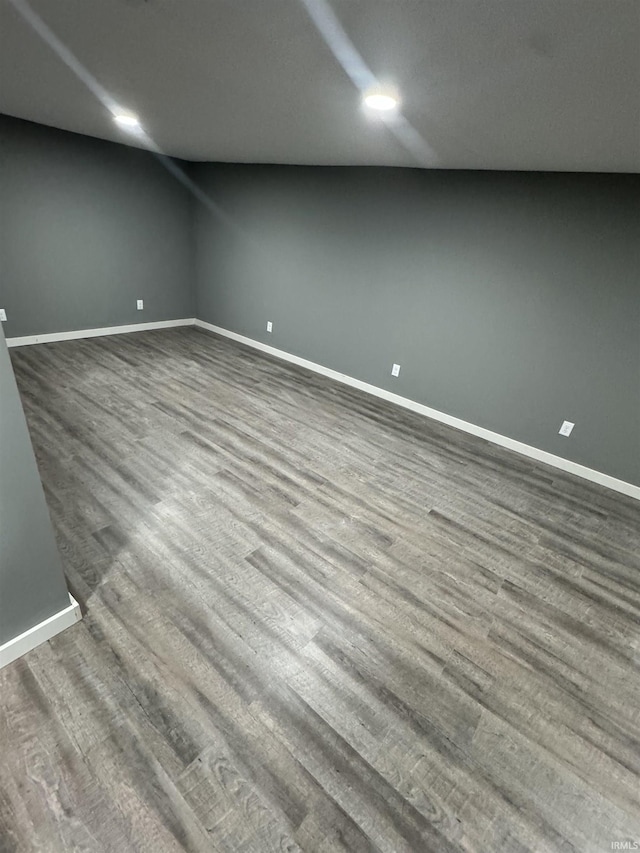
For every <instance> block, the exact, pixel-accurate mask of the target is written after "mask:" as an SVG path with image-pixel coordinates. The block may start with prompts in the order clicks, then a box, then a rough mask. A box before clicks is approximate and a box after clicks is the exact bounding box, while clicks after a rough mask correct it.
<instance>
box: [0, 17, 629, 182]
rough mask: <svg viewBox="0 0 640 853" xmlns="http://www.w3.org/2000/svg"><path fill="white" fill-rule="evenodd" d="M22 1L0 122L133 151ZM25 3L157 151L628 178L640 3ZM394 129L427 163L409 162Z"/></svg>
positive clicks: (197, 156)
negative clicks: (391, 121) (368, 105)
mask: <svg viewBox="0 0 640 853" xmlns="http://www.w3.org/2000/svg"><path fill="white" fill-rule="evenodd" d="M21 2H23V0H0V32H1V33H2V36H1V38H2V43H1V44H0V81H1V82H0V112H4V113H7V114H9V115H13V116H18V117H20V118H25V119H30V120H33V121H37V122H41V123H43V124H47V125H52V126H54V127H60V128H64V129H66V130H72V131H75V132H78V133H84V134H88V135H90V136H97V137H102V138H104V139H116V140H119V141H121V142H122V141H124V142H129V143H133V144H135V140H132V139H131V138H130V137H126V136H125V135H124V134H123V131H121V130H119V129H118V128H117V127H116V126H115V125H114V124H113V122H112V120H111V118H110V115H109V113H108V111H107V110H106V109H105V107H104V106H103V104H102V103H101V102H100V100H98V98H96V96H95V95H94V94H93V93H92V92H91V91H90V90H89V89H88V88H87V87H86V86H85V84H84V83H83V82H81V80H80V79H78V77H77V76H76V74H75V73H74V72H73V71H72V70H70V68H69V67H68V65H66V64H65V63H64V62H63V61H62V60H61V59H60V57H59V56H58V55H56V53H55V52H54V51H53V50H52V49H51V47H50V46H49V45H48V44H47V43H45V41H44V40H43V39H42V38H41V37H40V36H39V35H38V34H37V33H36V32H35V31H34V30H33V28H32V27H31V26H30V25H28V24H27V23H26V22H25V20H24V17H23V16H21V15H20V14H19V13H18V11H17V10H16V4H18V3H21ZM327 2H328V3H330V10H333V12H334V13H335V16H336V17H337V19H338V20H339V22H340V24H341V25H342V27H343V28H344V32H345V33H346V35H347V36H348V39H349V40H350V42H351V43H352V44H353V46H354V47H355V48H356V50H357V52H358V53H359V54H360V56H361V57H362V59H363V61H364V63H366V65H367V66H368V68H369V69H370V70H371V71H372V72H373V74H374V75H375V76H376V77H377V78H378V79H379V80H381V81H385V82H392V83H395V84H396V85H397V86H398V88H399V89H400V91H401V92H402V96H403V99H404V107H403V115H404V117H405V119H406V121H407V122H408V123H409V124H408V125H404V126H403V127H401V128H400V130H401V131H402V133H399V132H398V128H397V127H396V128H395V130H396V133H395V134H394V133H393V132H392V130H393V128H392V129H390V128H389V127H386V126H385V125H384V124H383V123H380V122H379V121H378V122H375V121H374V122H372V121H371V120H370V119H368V118H367V117H366V116H365V115H364V114H363V113H362V110H361V109H360V107H359V102H360V95H359V92H358V89H357V88H356V86H355V85H354V83H353V82H352V81H351V80H350V79H349V77H348V76H347V74H346V73H345V71H344V69H343V68H342V67H341V65H340V64H339V62H338V60H337V59H336V58H335V56H334V54H333V53H332V51H331V50H330V49H329V47H328V46H327V43H326V42H325V40H323V38H322V36H321V34H320V32H319V30H318V29H317V27H316V25H314V23H313V22H312V19H311V17H310V14H309V11H308V9H307V6H311V4H315V5H314V6H313V9H315V10H316V11H318V10H319V11H320V12H322V11H323V6H322V4H323V3H324V4H325V6H324V12H325V17H326V3H327ZM30 6H31V9H32V10H34V11H35V12H36V13H37V15H39V16H40V17H41V19H42V20H43V21H44V22H45V23H46V24H47V25H48V27H49V28H50V30H51V31H52V32H53V33H55V35H56V36H57V37H58V39H59V40H60V42H61V43H62V44H63V45H64V46H65V47H66V48H67V49H68V50H70V51H71V52H72V54H73V55H74V56H75V58H76V59H77V60H78V61H79V63H80V65H81V67H82V68H83V69H85V70H86V72H88V75H89V78H90V79H95V80H97V81H98V82H99V84H100V85H101V86H102V87H103V88H104V90H106V92H108V93H109V95H110V96H111V97H113V98H114V99H115V100H116V101H117V102H118V103H121V104H122V105H123V106H125V107H128V108H130V109H131V110H133V111H135V112H137V113H138V114H139V115H140V117H141V120H142V122H143V124H144V126H145V129H146V130H147V132H148V133H149V135H150V136H151V137H152V138H153V140H154V141H155V142H156V143H157V145H158V146H160V148H161V149H162V150H164V151H165V152H166V153H168V154H171V155H173V156H177V157H183V158H186V159H190V160H222V161H239V162H270V163H309V164H377V165H406V166H413V165H417V164H420V165H432V166H435V167H440V168H469V169H549V170H568V171H573V170H584V171H612V172H634V171H636V172H637V171H640V0H31V3H30ZM334 32H335V27H334ZM343 41H344V40H343ZM83 73H84V72H83ZM407 132H409V133H411V134H413V136H412V138H413V141H414V143H415V141H416V140H418V142H419V144H420V145H422V147H423V149H424V151H427V152H428V151H430V152H431V153H430V154H429V153H427V154H425V155H424V157H422V159H421V158H420V156H418V157H416V155H415V153H412V150H411V149H412V148H415V145H412V146H407V144H406V135H407ZM398 135H400V136H401V137H402V139H404V140H405V142H404V143H403V142H402V141H400V140H399V139H398ZM420 160H421V162H419V161H420Z"/></svg>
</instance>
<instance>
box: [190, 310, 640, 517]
mask: <svg viewBox="0 0 640 853" xmlns="http://www.w3.org/2000/svg"><path fill="white" fill-rule="evenodd" d="M195 325H196V326H197V327H198V328H200V329H206V330H208V331H210V332H214V333H215V334H217V335H223V336H224V337H225V338H231V340H234V341H238V342H239V343H242V344H246V345H247V346H250V347H253V348H254V349H258V350H261V351H262V352H266V353H269V355H273V356H275V357H276V358H281V359H283V360H284V361H290V362H291V363H292V364H297V365H299V366H300V367H306V368H307V369H308V370H313V371H314V372H315V373H320V374H322V376H327V377H329V378H330V379H335V381H336V382H342V383H343V384H344V385H350V386H351V387H352V388H358V389H359V390H360V391H365V392H366V393H367V394H372V395H373V396H374V397H380V398H381V399H382V400H387V401H388V402H390V403H395V404H396V405H397V406H402V407H403V408H405V409H410V410H411V411H412V412H417V413H418V414H420V415H424V416H425V417H427V418H432V419H433V420H435V421H440V423H443V424H448V425H449V426H452V427H455V428H456V429H460V430H463V431H464V432H468V433H470V434H471V435H476V436H478V437H479V438H484V439H485V440H486V441H490V442H491V443H492V444H497V445H499V446H500V447H506V448H507V449H508V450H513V451H514V452H515V453H519V454H521V455H522V456H527V457H529V458H530V459H535V460H537V461H538V462H544V463H545V464H546V465H551V466H552V467H554V468H558V469H560V470H561V471H566V472H567V473H569V474H575V475H576V476H577V477H582V479H584V480H590V481H591V482H592V483H597V484H598V485H600V486H605V487H606V488H608V489H612V490H613V491H614V492H620V493H621V494H623V495H627V496H628V497H630V498H635V499H636V500H638V501H640V486H634V485H633V483H627V482H625V481H624V480H619V479H617V478H616V477H612V476H610V475H609V474H603V473H602V472H601V471H595V470H594V469H593V468H588V467H587V466H586V465H580V464H579V463H577V462H572V461H570V460H569V459H563V458H562V457H561V456H556V455H555V454H553V453H548V452H547V451H546V450H540V449H539V448H537V447H532V446H531V445H529V444H524V442H521V441H516V440H515V439H513V438H509V437H508V436H506V435H501V434H500V433H497V432H493V431H492V430H489V429H485V428H484V427H480V426H477V425H476V424H472V423H469V422H468V421H463V420H461V419H460V418H455V417H453V416H452V415H447V414H446V413H445V412H439V411H438V410H437V409H432V408H431V407H430V406H425V405H423V404H422V403H417V402H416V401H415V400H410V399H409V398H408V397H402V396H400V395H399V394H394V393H392V392H391V391H387V390H385V389H384V388H378V387H377V386H376V385H370V384H369V383H368V382H362V381H361V380H360V379H354V377H353V376H348V375H347V374H346V373H340V372H339V371H337V370H332V369H331V368H329V367H324V366H323V365H321V364H316V363H315V362H313V361H308V360H307V359H306V358H301V357H300V356H297V355H293V354H292V353H289V352H285V351H284V350H281V349H277V348H276V347H272V346H269V344H263V343H262V342H261V341H256V340H254V339H253V338H248V337H246V336H245V335H240V334H238V333H237V332H231V331H229V330H228V329H223V328H222V327H221V326H214V325H213V324H212V323H206V322H205V321H204V320H198V319H196V320H195Z"/></svg>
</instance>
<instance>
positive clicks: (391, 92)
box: [362, 86, 400, 113]
mask: <svg viewBox="0 0 640 853" xmlns="http://www.w3.org/2000/svg"><path fill="white" fill-rule="evenodd" d="M362 103H363V104H364V105H365V107H366V108H367V109H369V110H374V111H375V112H377V113H388V112H391V111H392V110H397V109H398V107H399V106H400V98H399V97H398V93H397V92H396V91H395V89H392V88H390V87H388V86H387V87H384V88H383V87H380V86H377V87H375V88H374V89H368V90H367V91H366V92H365V93H364V95H363V98H362Z"/></svg>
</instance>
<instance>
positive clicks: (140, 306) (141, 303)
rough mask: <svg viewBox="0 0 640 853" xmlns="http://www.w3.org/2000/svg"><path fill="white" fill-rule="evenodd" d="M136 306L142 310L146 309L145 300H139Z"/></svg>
mask: <svg viewBox="0 0 640 853" xmlns="http://www.w3.org/2000/svg"><path fill="white" fill-rule="evenodd" d="M136 308H137V309H138V311H142V310H143V309H144V300H143V299H138V300H137V302H136Z"/></svg>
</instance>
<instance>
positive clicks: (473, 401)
mask: <svg viewBox="0 0 640 853" xmlns="http://www.w3.org/2000/svg"><path fill="white" fill-rule="evenodd" d="M194 175H195V176H196V178H197V180H198V182H199V183H200V185H201V187H202V188H203V189H204V190H205V191H206V192H207V193H208V194H209V195H210V196H211V197H212V198H213V199H214V200H215V201H216V202H217V203H218V204H220V205H221V206H222V207H223V208H224V209H225V211H226V212H227V213H228V214H229V215H230V216H231V218H232V220H233V221H234V223H235V225H234V227H233V228H229V227H227V226H225V225H221V224H220V222H219V221H218V220H216V219H215V218H214V217H213V216H212V215H211V214H210V213H209V212H208V211H207V210H206V209H205V208H204V207H203V206H200V207H199V208H198V212H197V214H196V229H197V230H196V259H197V270H196V281H197V302H196V311H197V316H198V317H199V318H201V319H203V320H206V321H209V322H211V323H214V324H217V325H219V326H223V327H225V328H227V329H231V330H233V331H236V332H239V333H242V334H244V335H248V336H249V337H251V338H255V339H257V340H260V341H264V342H266V343H269V344H272V345H273V346H276V347H279V348H281V349H283V350H286V351H288V352H291V353H295V354H297V355H300V356H303V357H305V358H308V359H311V360H312V361H315V362H319V363H320V364H323V365H326V366H328V367H331V368H334V369H336V370H339V371H342V372H344V373H347V374H350V375H351V376H355V377H357V378H359V379H362V380H365V381H367V382H370V383H372V384H374V385H377V386H380V387H382V388H387V389H389V390H392V391H395V392H397V393H399V394H401V395H404V396H406V397H409V398H411V399H413V400H416V401H419V402H421V403H424V404H426V405H429V406H432V407H433V408H435V409H439V410H441V411H443V412H446V413H448V414H450V415H455V416H457V417H459V418H462V419H464V420H467V421H470V422H471V423H474V424H477V425H480V426H483V427H486V428H488V429H491V430H495V431H496V432H498V433H501V434H503V435H506V436H510V437H511V438H514V439H517V440H519V441H523V442H526V443H527V444H530V445H533V446H534V447H538V448H541V449H544V450H547V451H550V452H551V453H554V454H557V455H558V456H562V457H565V458H567V459H571V460H573V461H575V462H579V463H581V464H583V465H587V466H589V467H591V468H594V469H596V470H598V471H602V472H604V473H607V474H610V475H612V476H614V477H619V478H620V479H622V480H626V481H628V482H631V483H634V484H640V289H639V288H640V219H639V201H640V176H637V175H636V176H631V175H578V174H544V173H504V172H502V173H495V172H493V173H489V172H442V171H440V172H438V171H431V172H426V171H417V170H416V171H414V170H399V169H366V168H365V169H353V168H352V169H346V168H335V169H331V168H324V169H321V168H304V167H302V168H301V167H278V166H222V165H213V164H202V165H196V166H195V167H194ZM267 320H272V321H273V323H274V333H273V334H271V335H269V334H267V333H266V330H265V324H266V321H267ZM394 361H395V362H398V363H400V364H401V365H402V370H401V374H400V377H399V378H398V379H392V377H391V376H390V370H391V364H392V362H394ZM564 419H567V420H570V421H573V422H575V423H576V427H575V429H574V432H573V435H572V436H571V437H570V438H569V439H566V438H563V437H561V436H559V435H558V429H559V427H560V424H561V422H562V421H563V420H564Z"/></svg>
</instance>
